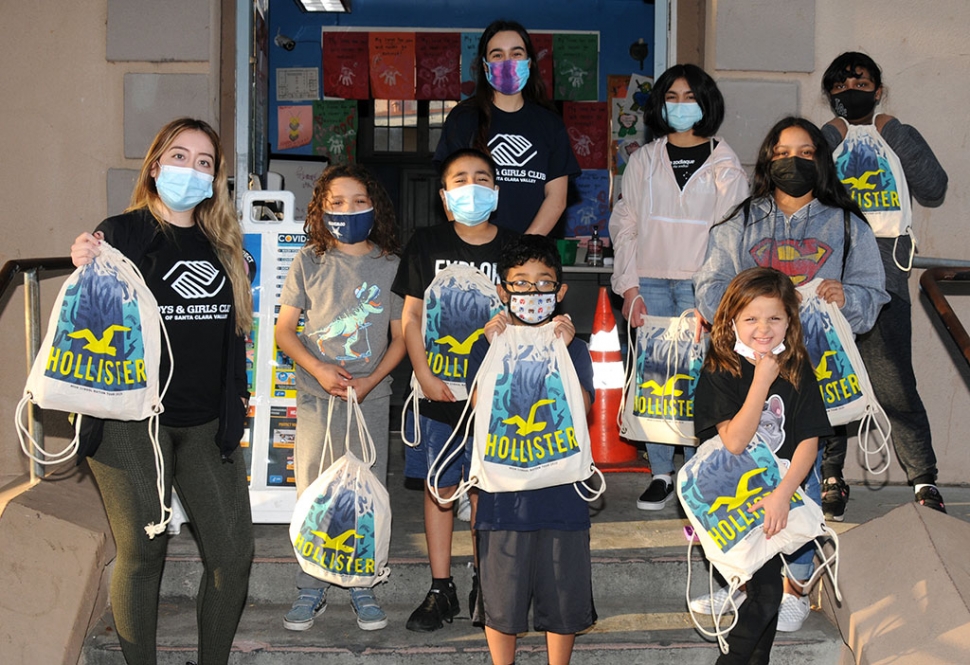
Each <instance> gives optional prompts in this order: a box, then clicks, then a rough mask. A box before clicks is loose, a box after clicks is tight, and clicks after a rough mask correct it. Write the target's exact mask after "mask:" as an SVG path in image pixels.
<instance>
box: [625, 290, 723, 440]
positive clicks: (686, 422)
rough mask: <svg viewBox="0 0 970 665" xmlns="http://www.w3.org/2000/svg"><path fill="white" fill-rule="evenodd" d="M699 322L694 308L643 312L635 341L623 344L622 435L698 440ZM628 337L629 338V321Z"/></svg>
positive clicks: (703, 347)
mask: <svg viewBox="0 0 970 665" xmlns="http://www.w3.org/2000/svg"><path fill="white" fill-rule="evenodd" d="M638 297H639V296H638ZM699 325H700V320H699V319H698V318H697V316H696V315H695V314H694V313H693V310H687V311H685V312H684V313H683V314H681V315H680V316H679V317H663V316H646V317H644V322H643V325H641V326H640V327H639V328H637V331H636V342H635V344H629V345H628V346H627V348H628V352H627V377H626V381H625V384H624V389H623V397H622V402H621V404H620V414H621V415H620V422H619V425H620V435H621V436H623V437H624V438H626V439H630V440H632V441H650V442H651V443H668V444H672V445H687V446H696V445H697V439H696V438H694V388H695V387H696V386H697V378H698V377H699V376H700V373H701V365H703V364H704V356H705V354H706V353H707V346H708V344H709V335H708V334H707V333H706V332H705V333H704V334H703V335H702V336H701V339H700V341H698V342H695V341H694V338H695V336H696V331H697V326H699ZM627 339H629V340H632V339H634V334H633V331H632V330H631V328H630V325H629V323H627ZM634 347H635V350H634Z"/></svg>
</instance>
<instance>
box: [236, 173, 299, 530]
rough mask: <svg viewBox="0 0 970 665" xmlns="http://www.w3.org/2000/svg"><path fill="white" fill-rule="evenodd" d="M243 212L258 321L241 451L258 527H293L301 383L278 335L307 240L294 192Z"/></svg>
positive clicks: (251, 196) (248, 203) (256, 196)
mask: <svg viewBox="0 0 970 665" xmlns="http://www.w3.org/2000/svg"><path fill="white" fill-rule="evenodd" d="M274 204H275V205H274ZM279 204H282V209H283V220H282V221H280V220H278V219H276V215H275V213H274V212H273V210H272V208H276V209H279ZM242 210H243V214H242V230H243V248H244V250H245V257H246V262H247V264H248V270H249V279H250V282H251V284H252V289H253V314H254V316H253V329H252V332H251V334H250V335H249V337H248V338H247V340H246V371H247V375H248V379H249V392H250V393H251V394H252V397H251V398H250V402H249V404H250V406H249V415H248V418H247V421H246V430H245V432H244V433H243V440H242V442H241V445H242V447H243V450H244V451H245V453H246V455H245V458H246V466H247V471H248V475H249V488H250V501H251V503H252V509H253V521H254V522H262V523H289V521H290V518H291V517H292V515H293V507H294V506H295V504H296V482H295V479H294V473H293V447H294V443H295V441H296V379H295V371H294V370H295V368H294V367H293V361H292V360H290V358H289V357H288V356H287V355H286V354H284V353H283V352H282V351H280V350H279V349H278V348H277V347H276V340H275V335H274V334H273V331H274V329H275V328H276V319H277V317H278V315H279V299H280V293H281V291H282V290H283V283H284V281H286V275H287V273H288V272H289V269H290V264H291V263H292V262H293V259H294V258H295V257H296V255H297V253H298V252H299V251H300V248H301V247H303V245H304V243H305V242H306V236H305V235H304V233H303V221H294V220H293V194H292V193H290V192H265V191H251V192H246V193H245V194H244V195H243V201H242ZM300 326H301V327H302V320H301V321H300Z"/></svg>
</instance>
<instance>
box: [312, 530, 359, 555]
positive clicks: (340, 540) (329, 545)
mask: <svg viewBox="0 0 970 665" xmlns="http://www.w3.org/2000/svg"><path fill="white" fill-rule="evenodd" d="M310 533H312V534H313V535H314V536H317V537H318V538H320V540H322V541H323V547H324V548H325V549H331V550H335V551H337V552H347V553H348V554H353V553H354V548H353V547H349V546H347V545H345V543H346V542H347V539H348V538H350V537H351V536H353V537H354V538H363V536H361V535H360V534H358V533H357V532H356V531H354V530H353V529H347V530H346V531H344V532H343V533H342V534H340V535H339V536H337V537H336V538H331V537H330V536H328V535H327V534H326V533H325V532H323V531H311V532H310Z"/></svg>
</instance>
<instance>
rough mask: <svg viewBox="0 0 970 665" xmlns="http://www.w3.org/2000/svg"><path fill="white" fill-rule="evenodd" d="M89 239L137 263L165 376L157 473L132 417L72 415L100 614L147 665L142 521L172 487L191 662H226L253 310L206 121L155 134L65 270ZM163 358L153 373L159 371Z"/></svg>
mask: <svg viewBox="0 0 970 665" xmlns="http://www.w3.org/2000/svg"><path fill="white" fill-rule="evenodd" d="M102 241H105V242H107V243H108V244H110V245H111V246H112V247H114V248H115V249H117V250H119V251H120V252H122V253H123V254H124V255H125V256H127V257H128V258H129V259H130V260H131V261H132V262H133V263H134V264H135V265H137V266H138V268H139V270H140V271H141V274H142V276H143V277H144V279H145V283H146V284H147V285H148V288H149V289H150V290H151V292H152V295H154V296H155V300H156V301H157V302H158V305H159V315H160V317H161V318H162V320H164V321H165V327H166V330H167V331H168V335H169V338H170V340H171V349H170V350H171V367H172V378H171V383H170V384H169V387H168V390H167V391H166V392H165V396H164V398H163V399H162V404H163V405H164V407H165V410H164V411H163V412H162V413H161V415H160V417H159V421H158V425H157V441H158V448H159V450H160V456H161V459H162V460H163V461H164V473H162V474H161V477H159V473H158V472H157V471H156V468H157V467H156V460H155V455H154V454H153V446H152V443H151V440H150V439H149V432H148V429H149V428H148V424H147V423H146V422H145V421H120V420H98V421H94V419H88V418H85V420H88V421H91V422H93V423H94V424H93V425H92V426H90V427H89V429H88V431H87V432H85V431H82V433H81V441H80V448H79V452H78V454H79V456H81V457H88V463H89V465H90V467H91V471H92V472H93V474H94V477H95V480H96V481H97V483H98V489H99V491H100V492H101V498H102V501H103V502H104V507H105V511H106V513H107V516H108V522H109V523H110V525H111V533H112V534H113V535H114V540H115V543H116V545H117V556H116V557H115V568H114V574H113V576H112V578H111V611H112V614H113V616H114V623H115V629H116V632H117V634H118V640H119V642H120V643H121V651H122V653H123V654H124V657H125V661H126V662H127V663H129V664H130V665H135V664H137V665H154V664H155V663H156V629H157V625H158V594H159V581H160V578H161V574H162V567H163V565H164V563H165V552H166V546H167V542H168V541H167V538H166V537H164V536H162V537H153V538H149V536H147V535H146V534H145V528H144V525H145V524H146V523H149V522H155V521H157V520H158V509H159V494H163V495H164V502H165V504H166V505H170V501H171V494H172V488H173V487H174V488H175V489H177V490H178V495H179V498H180V499H181V502H182V505H183V506H184V508H185V512H186V514H187V515H188V517H189V519H190V521H191V522H192V530H193V532H194V533H195V536H196V539H197V540H198V541H199V549H200V550H201V551H202V552H203V553H204V556H203V557H202V559H203V575H202V581H201V584H200V587H199V595H198V601H197V605H198V635H199V656H198V662H201V663H207V664H208V663H212V664H213V665H218V664H220V663H226V662H228V660H229V652H230V649H231V647H232V639H233V636H234V635H235V632H236V626H237V625H238V623H239V617H240V616H241V615H242V611H243V608H244V607H245V604H246V593H247V590H248V585H249V569H250V565H251V563H252V556H253V524H252V515H251V512H250V505H249V487H248V483H247V480H246V462H245V460H244V459H243V455H242V451H241V450H240V449H239V442H240V439H242V435H243V428H244V419H245V417H246V410H247V407H248V402H249V392H248V390H247V378H246V348H245V337H246V335H247V334H248V333H249V331H250V330H251V329H252V325H253V307H252V292H251V291H250V286H249V279H248V276H247V273H246V265H245V261H244V259H243V251H242V232H241V230H240V226H239V223H238V221H237V220H236V213H235V209H234V208H233V205H232V199H231V198H230V196H229V190H228V185H227V176H226V162H225V159H224V158H223V153H222V148H221V142H220V140H219V136H218V134H216V132H215V130H213V129H212V127H210V126H209V125H208V123H206V122H203V121H201V120H194V119H192V118H179V119H177V120H173V121H171V122H170V123H168V124H167V125H165V126H164V127H162V129H161V130H159V132H158V134H157V135H156V136H155V139H154V141H152V144H151V146H150V147H149V149H148V154H147V155H146V156H145V159H144V161H143V162H142V167H141V171H140V172H139V174H138V178H137V179H136V181H135V188H134V191H133V193H132V197H131V206H130V207H129V208H128V209H127V210H126V211H125V212H124V213H123V214H121V215H117V216H115V217H110V218H108V219H106V220H104V221H103V222H102V223H101V224H100V225H99V226H98V228H97V230H96V231H95V232H94V233H93V234H92V233H82V234H81V235H79V236H78V237H77V239H76V240H75V241H74V244H73V245H72V246H71V259H72V260H73V262H74V265H75V266H82V265H86V264H88V263H91V262H92V261H93V260H94V259H95V257H97V256H98V255H99V254H100V253H101V243H102ZM203 311H204V312H203ZM212 312H216V313H215V314H213V313H212ZM115 340H118V337H117V336H116V337H115ZM119 343H120V342H119ZM164 355H166V356H167V355H168V354H164ZM167 362H168V360H167V359H166V360H165V363H166V364H163V365H162V367H161V372H160V373H161V375H162V376H167V375H168V369H167V367H168V365H167ZM190 662H191V661H190Z"/></svg>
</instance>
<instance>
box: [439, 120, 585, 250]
mask: <svg viewBox="0 0 970 665" xmlns="http://www.w3.org/2000/svg"><path fill="white" fill-rule="evenodd" d="M477 134H478V109H477V108H476V107H475V106H473V105H471V104H460V105H458V106H456V107H455V108H454V109H452V111H451V113H449V114H448V117H447V118H446V119H445V126H444V129H443V130H442V132H441V139H440V140H439V141H438V148H437V149H436V150H435V153H434V162H435V165H436V166H438V167H439V168H440V166H441V163H442V162H443V161H444V160H445V158H447V157H448V155H450V154H451V153H453V152H455V151H456V150H460V149H462V148H471V147H473V144H474V143H475V137H476V135H477ZM488 148H489V152H490V153H491V155H492V159H494V160H495V164H496V166H497V167H498V172H497V173H496V184H497V185H498V187H499V192H498V209H497V210H496V211H495V212H494V213H492V217H491V220H490V221H491V222H492V223H493V224H495V225H496V226H501V227H503V228H507V229H512V230H513V231H518V232H519V233H523V232H524V231H525V230H526V229H527V228H529V225H530V224H531V223H532V220H533V219H534V218H535V216H536V213H537V212H539V208H540V206H542V202H543V200H544V199H545V196H546V193H545V186H546V183H548V182H550V181H552V180H555V179H556V178H561V177H562V176H575V175H578V174H579V173H580V168H579V162H577V161H576V156H575V155H573V148H572V144H571V143H570V142H569V135H568V134H567V133H566V126H565V125H564V124H563V121H562V118H560V117H559V116H558V115H557V114H556V113H555V112H553V111H551V110H549V109H546V108H543V107H541V106H539V105H537V104H531V103H528V102H526V104H525V105H524V106H523V107H522V108H521V109H519V110H518V111H515V112H514V113H506V112H505V111H502V110H500V109H498V108H496V107H495V106H492V107H491V122H490V124H489V132H488ZM549 235H551V236H552V235H555V233H550V234H549ZM559 235H561V231H560V233H559Z"/></svg>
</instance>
